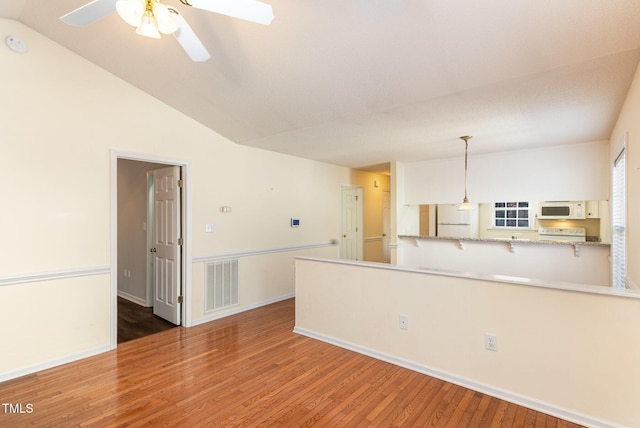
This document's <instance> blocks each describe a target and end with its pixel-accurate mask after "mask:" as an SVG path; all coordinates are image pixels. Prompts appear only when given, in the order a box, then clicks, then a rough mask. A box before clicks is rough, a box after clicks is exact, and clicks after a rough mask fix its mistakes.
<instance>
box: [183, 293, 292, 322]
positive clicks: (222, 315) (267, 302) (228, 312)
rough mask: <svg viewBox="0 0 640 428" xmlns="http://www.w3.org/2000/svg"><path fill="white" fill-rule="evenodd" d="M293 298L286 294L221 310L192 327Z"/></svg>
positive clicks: (198, 320) (199, 320) (201, 319)
mask: <svg viewBox="0 0 640 428" xmlns="http://www.w3.org/2000/svg"><path fill="white" fill-rule="evenodd" d="M292 297H295V294H294V293H291V294H285V295H284V296H279V297H275V298H273V299H268V300H263V301H261V302H258V303H254V304H252V305H245V306H234V307H233V309H227V310H224V311H223V310H220V311H218V312H216V313H212V314H211V315H207V316H205V317H203V318H199V319H197V320H195V321H193V324H192V326H196V325H200V324H205V323H208V322H210V321H215V320H218V319H221V318H225V317H228V316H230V315H236V314H239V313H241V312H245V311H250V310H252V309H256V308H260V307H262V306H267V305H270V304H272V303H276V302H280V301H282V300H287V299H291V298H292Z"/></svg>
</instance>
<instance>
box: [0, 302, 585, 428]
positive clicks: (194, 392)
mask: <svg viewBox="0 0 640 428" xmlns="http://www.w3.org/2000/svg"><path fill="white" fill-rule="evenodd" d="M293 326H294V301H293V299H291V300H286V301H283V302H279V303H275V304H272V305H269V306H265V307H263V308H259V309H255V310H252V311H248V312H245V313H242V314H239V315H234V316H231V317H227V318H225V319H221V320H218V321H214V322H210V323H207V324H204V325H200V326H196V327H192V328H188V329H185V328H181V327H179V328H173V329H170V330H167V331H164V332H161V333H156V334H153V335H151V336H147V337H144V338H141V339H137V340H132V341H128V342H125V343H123V344H121V345H119V346H118V348H117V349H116V350H114V351H111V352H107V353H104V354H100V355H97V356H94V357H91V358H86V359H84V360H81V361H78V362H75V363H71V364H67V365H64V366H59V367H55V368H52V369H49V370H45V371H42V372H39V373H35V374H31V375H27V376H24V377H22V378H18V379H13V380H10V381H6V382H4V383H0V401H2V402H3V403H13V404H17V403H20V404H23V405H26V404H27V403H29V404H31V405H32V409H33V411H32V412H31V413H24V414H11V413H7V412H4V413H3V411H2V408H0V426H2V427H5V426H6V427H22V426H35V427H85V426H86V427H90V426H91V427H93V426H95V427H163V426H164V427H236V426H243V427H309V426H316V427H336V426H345V427H360V426H373V427H387V426H398V427H427V426H430V427H431V426H435V427H576V426H577V425H575V424H571V423H568V422H565V421H562V420H559V419H557V418H554V417H551V416H547V415H545V414H542V413H538V412H535V411H533V410H529V409H526V408H524V407H520V406H517V405H515V404H511V403H508V402H505V401H501V400H498V399H496V398H492V397H490V396H488V395H485V394H481V393H478V392H474V391H471V390H468V389H465V388H462V387H459V386H456V385H453V384H450V383H447V382H444V381H441V380H438V379H435V378H431V377H428V376H425V375H422V374H419V373H416V372H413V371H411V370H408V369H404V368H401V367H397V366H394V365H392V364H388V363H385V362H382V361H378V360H375V359H373V358H369V357H366V356H363V355H360V354H357V353H354V352H351V351H348V350H345V349H341V348H338V347H335V346H332V345H329V344H326V343H323V342H320V341H317V340H313V339H310V338H307V337H303V336H299V335H296V334H294V333H293V332H292V329H293Z"/></svg>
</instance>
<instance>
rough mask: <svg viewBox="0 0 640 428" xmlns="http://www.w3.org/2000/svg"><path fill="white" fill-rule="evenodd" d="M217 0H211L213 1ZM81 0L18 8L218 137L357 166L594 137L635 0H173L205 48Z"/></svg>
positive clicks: (636, 55)
mask: <svg viewBox="0 0 640 428" xmlns="http://www.w3.org/2000/svg"><path fill="white" fill-rule="evenodd" d="M210 1H212V2H213V1H215V0H210ZM87 2H88V0H56V1H41V0H18V1H3V2H1V3H0V16H1V17H5V18H11V19H16V20H18V21H21V22H22V23H24V24H26V25H28V26H29V27H31V28H33V29H35V30H36V31H38V32H40V33H42V34H44V35H45V36H47V37H49V38H51V39H53V40H54V41H56V42H58V43H59V44H61V45H63V46H65V47H67V48H68V49H70V50H72V51H74V52H76V53H77V54H79V55H81V56H83V57H84V58H86V59H88V60H89V61H91V62H93V63H95V64H97V65H99V66H100V67H102V68H104V69H106V70H108V71H109V72H111V73H113V74H115V75H117V76H119V77H120V78H122V79H124V80H125V81H127V82H130V83H131V84H133V85H135V86H136V87H138V88H140V89H141V90H143V91H145V92H147V93H149V94H150V95H152V96H154V97H156V98H157V99H159V100H161V101H163V102H165V103H167V104H169V105H171V106H173V107H174V108H175V109H177V110H179V111H181V112H183V113H184V114H186V115H188V116H190V117H192V118H193V119H195V120H197V121H199V122H201V123H202V124H204V125H206V126H207V127H210V128H211V129H213V130H215V131H217V132H218V133H220V134H222V135H223V136H225V137H227V138H228V139H230V140H231V141H233V142H235V143H238V144H244V145H248V146H254V147H258V148H263V149H267V150H273V151H277V152H282V153H287V154H291V155H295V156H301V157H306V158H310V159H316V160H320V161H325V162H329V163H334V164H338V165H344V166H349V167H354V168H363V169H367V168H370V169H372V168H374V167H373V166H374V165H379V164H384V163H385V162H388V161H392V160H398V161H413V160H423V159H433V158H444V157H452V156H460V155H461V154H462V151H463V147H464V143H462V142H461V141H460V140H459V139H458V137H459V136H461V135H465V134H470V135H473V137H474V138H473V140H472V141H471V142H470V145H469V147H470V149H469V150H470V155H471V154H473V153H488V152H496V151H504V150H516V149H523V148H532V147H538V146H551V145H563V144H574V143H583V142H589V141H598V140H607V139H608V138H609V136H610V134H611V131H612V128H613V126H614V124H615V120H616V118H617V115H618V113H619V111H620V109H621V107H622V104H623V102H624V98H625V95H626V93H627V91H628V88H629V85H630V83H631V80H632V78H633V75H634V73H635V70H636V67H637V66H638V62H639V61H640V2H639V1H638V0H608V1H603V0H555V1H541V0H521V1H513V0H447V1H441V0H402V1H398V0H349V1H343V0H340V1H338V0H306V1H285V0H266V2H267V3H269V4H271V5H272V6H273V11H274V14H275V19H274V20H273V22H272V23H271V25H270V26H263V25H259V24H255V23H251V22H247V21H242V20H240V19H235V18H230V17H227V16H223V15H218V14H215V13H211V12H206V11H202V10H198V9H194V8H190V7H188V6H184V5H182V4H181V3H180V2H179V1H178V0H167V3H168V4H172V5H173V6H175V7H176V9H179V10H180V12H181V13H182V15H183V16H184V18H185V19H186V20H187V22H189V24H190V25H191V27H192V28H193V29H194V30H195V32H196V33H197V34H198V35H199V37H200V39H201V40H202V42H203V43H204V45H205V46H206V47H207V49H208V50H209V52H210V53H211V55H212V58H211V59H209V60H208V61H207V62H204V63H195V62H192V61H191V60H190V59H189V58H188V57H187V55H186V54H185V52H184V51H183V50H182V48H181V47H180V45H179V44H178V43H177V42H176V40H174V38H173V37H172V36H164V37H163V38H162V39H161V40H152V39H146V38H143V37H140V36H138V35H136V34H135V32H134V29H133V28H132V27H130V26H128V25H127V24H126V23H125V22H124V21H122V20H121V19H120V17H119V16H118V15H117V14H115V13H114V14H111V15H109V16H107V17H105V18H103V19H101V20H99V21H98V22H96V23H94V24H92V25H90V26H88V27H72V26H68V25H66V24H64V23H62V22H61V21H60V20H59V19H58V18H59V17H60V16H62V15H64V14H65V13H67V12H69V11H71V10H74V9H76V8H78V7H80V6H82V5H83V4H85V3H87Z"/></svg>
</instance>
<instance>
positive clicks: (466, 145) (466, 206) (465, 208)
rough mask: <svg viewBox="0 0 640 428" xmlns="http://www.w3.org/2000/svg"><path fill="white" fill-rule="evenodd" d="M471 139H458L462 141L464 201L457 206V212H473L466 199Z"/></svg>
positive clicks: (466, 137) (467, 137)
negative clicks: (468, 154) (468, 155)
mask: <svg viewBox="0 0 640 428" xmlns="http://www.w3.org/2000/svg"><path fill="white" fill-rule="evenodd" d="M471 138H472V137H471V136H469V135H464V136H462V137H460V139H461V140H463V141H464V199H463V200H462V203H461V204H460V205H459V206H458V210H459V211H471V210H473V205H471V204H470V203H469V198H468V197H467V152H468V150H469V140H470V139H471Z"/></svg>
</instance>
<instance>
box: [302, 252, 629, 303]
mask: <svg viewBox="0 0 640 428" xmlns="http://www.w3.org/2000/svg"><path fill="white" fill-rule="evenodd" d="M296 259H297V260H308V261H313V262H320V263H335V264H343V265H353V266H359V267H368V268H375V269H387V270H396V271H402V272H414V273H421V274H425V275H438V276H449V277H455V278H468V279H475V280H478V281H491V282H501V283H505V284H513V285H524V286H528V287H539V288H551V289H554V290H562V291H573V292H579V293H589V294H602V295H606V296H612V297H625V298H632V299H640V290H638V289H626V288H619V289H618V288H612V287H605V286H602V285H588V284H578V283H573V282H561V281H549V280H546V279H533V278H522V277H518V276H509V275H493V274H485V273H475V272H461V271H456V270H448V269H426V268H420V267H416V266H404V265H393V264H389V263H376V262H360V261H356V260H344V259H323V258H317V257H301V256H297V257H296Z"/></svg>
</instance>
